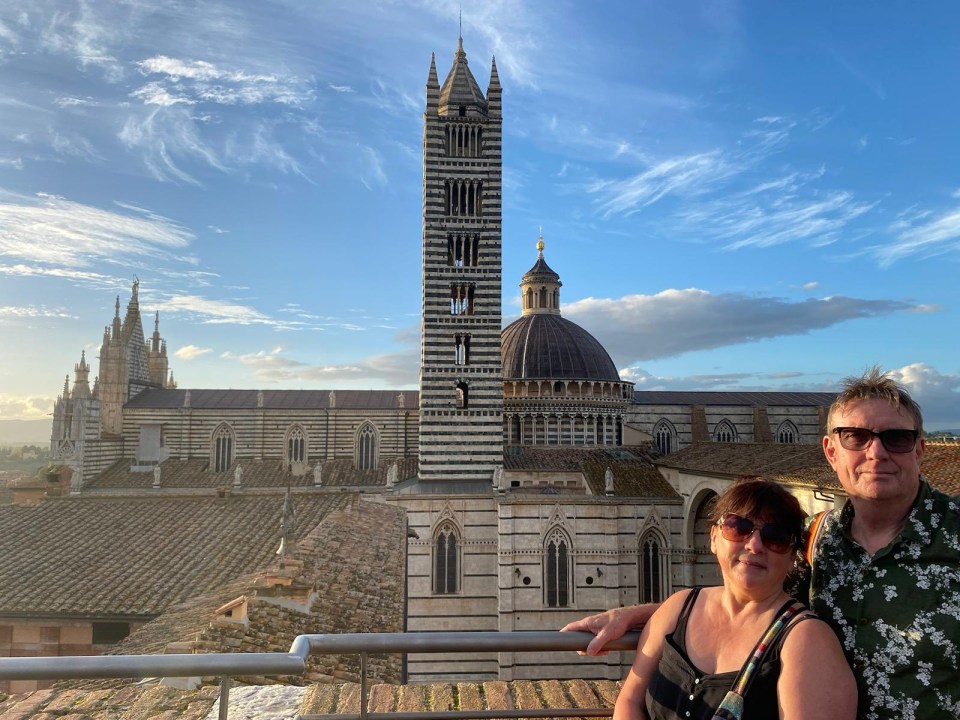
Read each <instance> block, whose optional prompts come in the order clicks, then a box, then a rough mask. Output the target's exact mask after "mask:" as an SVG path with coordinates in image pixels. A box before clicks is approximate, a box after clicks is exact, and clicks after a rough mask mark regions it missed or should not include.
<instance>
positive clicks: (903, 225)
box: [871, 208, 960, 266]
mask: <svg viewBox="0 0 960 720" xmlns="http://www.w3.org/2000/svg"><path fill="white" fill-rule="evenodd" d="M890 229H891V231H892V232H893V233H894V235H895V239H894V241H893V242H891V243H887V244H883V245H876V246H874V247H873V248H871V252H872V253H873V254H874V255H875V256H876V257H877V258H878V259H879V261H880V264H881V266H889V265H892V264H893V263H895V262H896V261H898V260H902V259H903V258H905V257H908V256H910V255H917V254H919V255H922V256H924V257H930V256H933V255H941V254H943V253H946V252H955V251H957V250H960V208H953V209H950V210H947V211H945V212H942V213H940V214H939V215H935V216H933V215H932V213H931V212H929V211H926V212H918V211H916V210H915V209H911V215H910V216H906V215H903V214H901V217H899V218H898V220H897V221H896V222H895V223H894V224H893V225H892V226H891V228H890Z"/></svg>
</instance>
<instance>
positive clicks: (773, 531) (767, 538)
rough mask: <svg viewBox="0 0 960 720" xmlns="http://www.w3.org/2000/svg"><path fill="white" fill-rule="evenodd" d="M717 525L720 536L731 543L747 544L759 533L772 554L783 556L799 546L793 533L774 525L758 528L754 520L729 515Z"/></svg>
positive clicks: (769, 524)
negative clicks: (750, 538) (754, 534)
mask: <svg viewBox="0 0 960 720" xmlns="http://www.w3.org/2000/svg"><path fill="white" fill-rule="evenodd" d="M717 525H719V526H720V534H721V535H723V537H724V538H726V539H727V540H729V541H730V542H746V541H747V538H749V537H750V536H751V535H753V533H754V532H756V531H759V532H760V540H761V541H762V542H763V544H764V546H765V547H766V548H767V550H769V551H770V552H775V553H778V554H780V555H783V554H784V553H788V552H790V551H791V550H792V549H793V548H795V547H796V546H797V538H796V537H795V536H794V535H793V533H791V532H790V531H789V530H787V529H786V528H785V527H781V526H780V525H774V524H773V523H767V524H766V525H760V526H758V525H756V524H754V522H753V520H749V519H747V518H745V517H740V516H739V515H734V514H733V513H729V514H728V515H724V516H723V517H722V518H720V519H719V520H717Z"/></svg>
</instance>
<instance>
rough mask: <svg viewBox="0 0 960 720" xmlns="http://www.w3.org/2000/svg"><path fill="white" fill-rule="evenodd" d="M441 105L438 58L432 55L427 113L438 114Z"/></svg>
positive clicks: (428, 82) (428, 78)
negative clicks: (438, 107)
mask: <svg viewBox="0 0 960 720" xmlns="http://www.w3.org/2000/svg"><path fill="white" fill-rule="evenodd" d="M439 103H440V81H439V80H437V56H436V55H435V54H434V53H430V74H429V75H427V112H428V113H430V114H434V115H435V114H436V112H437V105H438V104H439Z"/></svg>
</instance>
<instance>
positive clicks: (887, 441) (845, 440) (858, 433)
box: [833, 427, 920, 453]
mask: <svg viewBox="0 0 960 720" xmlns="http://www.w3.org/2000/svg"><path fill="white" fill-rule="evenodd" d="M833 432H835V433H836V434H837V437H838V438H840V445H842V446H843V448H844V449H845V450H864V449H866V447H867V445H869V444H870V441H871V440H873V439H874V438H875V437H877V438H880V442H881V443H883V447H884V449H886V451H887V452H892V453H908V452H911V451H912V450H913V449H914V448H915V447H916V446H917V437H918V436H919V435H920V432H919V431H918V430H907V429H906V428H890V429H889V430H881V431H880V432H874V431H873V430H868V429H867V428H858V427H836V428H834V429H833Z"/></svg>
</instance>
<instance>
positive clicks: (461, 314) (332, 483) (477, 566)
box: [51, 40, 832, 680]
mask: <svg viewBox="0 0 960 720" xmlns="http://www.w3.org/2000/svg"><path fill="white" fill-rule="evenodd" d="M503 112H504V108H503V104H502V91H501V87H500V82H499V78H498V75H497V69H496V63H495V62H493V63H492V64H491V67H490V79H489V83H488V85H487V90H486V92H485V93H484V92H483V91H481V89H480V86H479V84H478V83H477V81H476V79H475V77H474V75H473V73H472V71H471V69H470V67H469V65H468V62H467V55H466V53H465V51H464V49H463V44H462V40H461V41H460V43H459V45H458V47H457V50H456V52H455V54H454V59H453V65H452V67H451V69H450V71H449V72H448V74H447V75H446V77H445V80H444V82H443V83H442V84H441V83H440V81H439V76H438V74H437V69H436V63H435V60H431V63H430V68H429V72H428V78H427V85H426V102H425V112H424V131H423V153H424V174H423V245H422V253H423V255H422V263H423V287H422V334H421V337H422V340H421V342H422V346H421V365H420V381H419V390H418V391H410V390H404V391H358V390H336V389H331V390H217V389H181V388H178V387H177V385H176V383H175V382H174V381H173V376H172V373H171V372H170V369H169V367H168V363H167V354H166V342H165V341H164V340H163V339H162V338H161V337H160V334H159V317H155V318H154V332H153V335H152V337H151V338H150V339H149V340H148V339H146V338H145V336H144V332H143V326H142V320H141V314H140V308H139V299H138V289H139V286H138V283H137V282H135V283H134V285H133V288H132V291H131V297H130V300H129V302H128V304H127V308H126V315H125V317H124V319H122V320H121V318H120V301H119V298H118V299H117V304H116V310H115V316H114V318H113V322H112V324H111V325H109V326H108V327H107V328H106V330H105V332H104V336H103V344H102V346H101V350H100V359H99V375H98V376H97V379H96V380H95V381H94V384H93V386H92V387H91V386H90V382H89V379H88V377H89V373H90V367H89V366H88V365H87V361H86V358H85V356H83V355H81V358H80V361H79V363H78V364H77V365H75V368H74V372H75V378H74V382H73V384H72V387H71V386H70V383H69V378H68V382H67V383H66V384H65V386H64V390H63V393H62V395H61V396H60V397H59V398H58V400H57V404H56V407H55V409H54V424H53V433H52V438H51V452H52V453H53V455H54V457H55V458H56V459H58V460H59V461H60V462H61V463H63V464H66V465H69V466H70V467H71V468H72V469H73V478H72V481H71V483H72V490H73V492H75V493H79V494H83V493H96V492H103V491H108V490H110V489H111V488H116V487H120V486H123V487H126V488H128V489H129V488H133V489H137V490H139V491H142V492H144V493H149V492H150V491H151V490H157V489H165V488H178V489H184V490H189V489H191V488H214V487H228V488H229V487H233V488H237V489H250V488H257V487H261V486H262V487H266V486H270V487H282V486H288V487H292V488H294V489H295V490H296V491H297V492H300V493H304V494H307V493H311V492H318V493H319V492H329V491H330V490H331V489H333V488H339V489H354V490H358V491H360V492H364V493H367V494H368V495H370V497H371V499H374V500H377V501H380V502H386V503H389V504H393V505H395V506H397V507H400V508H403V509H404V510H405V511H406V517H407V523H408V537H409V539H408V547H407V588H406V593H407V628H408V629H409V630H411V631H413V630H535V629H556V628H558V627H560V626H562V625H564V624H565V623H566V622H568V621H569V620H572V619H575V618H578V617H582V616H583V615H584V614H585V613H588V612H593V611H597V610H601V609H604V608H608V607H615V606H618V605H626V604H630V603H634V602H638V601H656V600H660V599H662V598H663V597H665V596H666V595H667V594H668V593H670V592H672V591H673V590H675V589H679V588H681V587H686V586H688V585H690V584H693V583H694V582H699V581H702V580H703V579H704V577H703V572H704V571H703V570H702V568H703V567H706V566H708V565H711V566H712V563H711V560H712V558H710V557H709V550H708V547H707V545H706V543H705V532H706V531H705V526H704V524H703V522H704V507H705V504H706V502H707V501H708V500H709V498H710V497H712V491H710V492H707V490H706V489H705V486H704V487H701V486H699V485H697V482H696V481H691V480H689V478H688V479H685V480H684V482H685V483H686V484H685V485H683V486H682V487H681V486H680V484H678V483H677V482H674V483H673V484H671V482H668V480H667V478H668V477H671V476H670V473H663V472H661V471H660V470H658V468H657V466H656V461H657V460H658V458H661V457H662V456H667V457H669V456H670V454H672V453H675V452H676V451H678V450H683V449H685V448H688V447H694V446H697V445H698V444H703V443H709V442H716V443H750V444H764V445H771V446H772V445H775V444H777V443H780V444H789V445H797V444H807V445H810V444H814V443H819V440H820V437H821V436H822V429H823V424H824V421H825V411H826V407H827V406H828V405H829V403H830V402H831V401H832V396H831V395H829V394H825V393H690V392H687V393H684V392H671V391H658V392H637V391H635V390H634V387H633V384H632V383H630V382H628V381H626V380H623V379H622V378H621V377H620V374H619V372H618V371H617V368H616V366H615V364H614V363H613V361H612V359H611V358H610V356H609V354H608V353H607V352H606V350H605V349H604V348H603V346H602V345H601V343H599V342H598V341H597V340H596V338H594V337H593V336H592V335H591V334H590V333H589V332H588V331H587V330H585V329H584V328H581V327H579V326H578V325H576V324H575V323H573V322H571V321H569V320H567V319H566V318H563V317H562V315H561V309H560V308H561V304H560V289H561V287H562V282H561V280H560V275H559V274H558V273H557V272H556V271H554V270H553V269H552V268H551V267H550V266H549V265H548V264H547V261H546V257H545V244H544V241H543V238H542V237H541V238H540V239H539V242H538V245H537V255H536V258H535V261H534V264H533V266H532V267H531V269H530V270H529V271H528V272H527V273H525V274H524V275H523V277H522V278H521V279H520V292H521V301H522V313H521V317H520V318H519V319H517V320H516V321H514V322H512V323H511V324H509V325H508V326H507V327H506V328H503V327H502V320H503V315H502V301H501V298H502V280H503V278H502V243H503V238H502V220H501V206H502V187H503V186H502V168H503V157H502V145H501V138H502V118H503ZM677 477H679V475H678V476H677ZM530 662H531V658H530V657H529V656H528V657H526V658H525V659H524V656H523V655H522V654H521V655H517V656H516V657H514V656H513V654H511V653H499V654H498V653H489V654H487V655H486V656H483V655H480V656H468V657H463V656H460V655H451V656H449V657H444V656H437V655H429V656H422V657H418V656H411V658H410V660H409V663H410V665H409V673H410V678H411V679H413V680H427V679H449V678H453V677H473V678H498V677H499V678H501V679H512V678H524V677H544V676H553V677H585V676H594V677H609V678H619V677H621V676H622V670H623V668H622V667H621V659H620V657H619V654H617V653H614V654H612V655H611V656H610V657H609V658H602V659H596V660H593V661H590V662H587V663H586V664H585V661H583V660H580V659H578V658H571V657H570V654H569V653H567V654H562V655H561V654H556V655H549V656H546V657H543V658H538V659H537V662H536V665H529V664H524V663H530ZM544 673H547V675H544Z"/></svg>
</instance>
